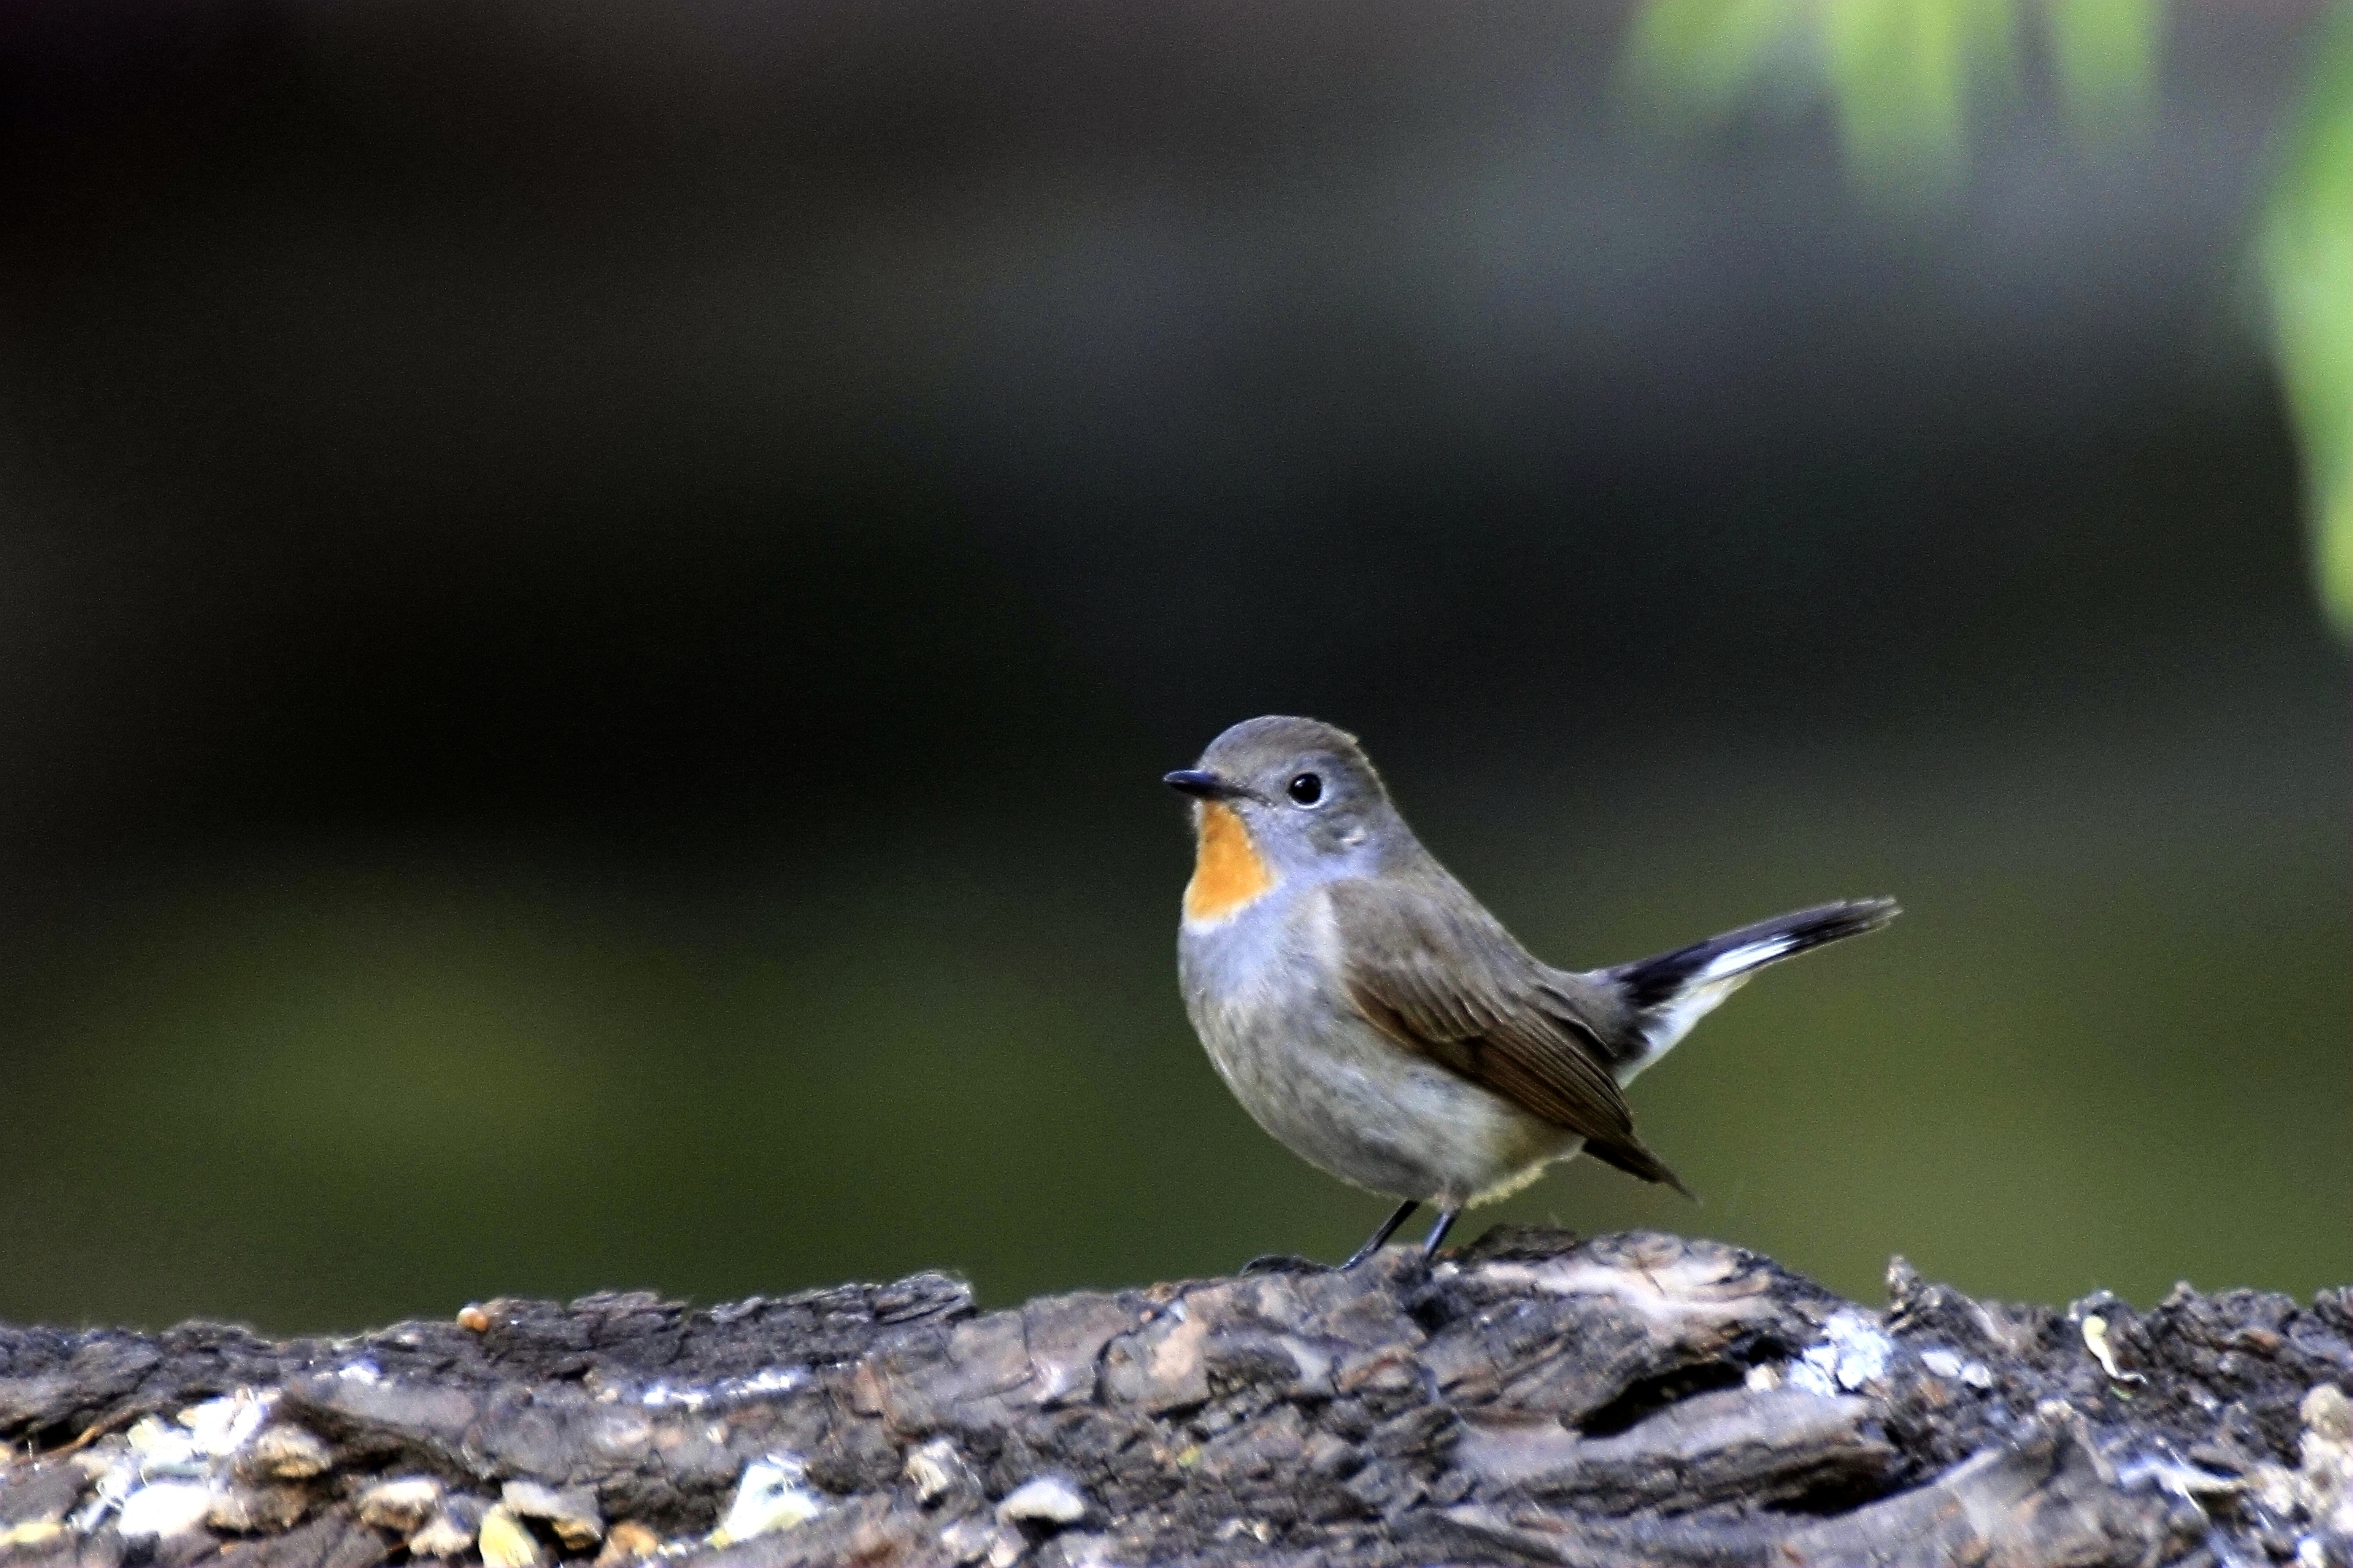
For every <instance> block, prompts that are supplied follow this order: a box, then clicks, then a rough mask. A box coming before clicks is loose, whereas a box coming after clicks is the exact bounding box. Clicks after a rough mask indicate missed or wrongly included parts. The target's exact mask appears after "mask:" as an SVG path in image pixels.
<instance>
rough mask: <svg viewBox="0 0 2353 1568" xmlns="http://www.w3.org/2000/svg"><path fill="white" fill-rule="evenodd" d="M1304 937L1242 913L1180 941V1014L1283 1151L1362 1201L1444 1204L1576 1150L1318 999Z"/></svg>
mask: <svg viewBox="0 0 2353 1568" xmlns="http://www.w3.org/2000/svg"><path fill="white" fill-rule="evenodd" d="M1269 912H1270V913H1272V911H1269ZM1256 913H1257V911H1251V914H1252V915H1255V914H1256ZM1246 922H1247V923H1246ZM1314 934H1315V933H1314V932H1313V931H1304V932H1293V931H1284V930H1283V929H1282V927H1281V926H1280V925H1279V924H1277V923H1276V922H1275V921H1272V920H1267V921H1252V920H1250V917H1249V916H1245V917H1243V919H1241V920H1238V921H1233V922H1229V924H1228V925H1227V926H1225V927H1221V928H1218V929H1216V930H1212V931H1207V932H1198V933H1197V932H1193V931H1187V932H1186V933H1184V935H1183V937H1182V938H1181V939H1180V942H1179V952H1178V959H1179V969H1180V972H1181V974H1182V978H1183V981H1184V987H1185V1005H1186V1011H1187V1013H1188V1014H1189V1015H1190V1016H1191V1017H1192V1020H1193V1027H1194V1029H1195V1030H1196V1031H1197V1032H1198V1034H1199V1035H1200V1037H1201V1043H1202V1045H1203V1046H1204V1047H1207V1049H1208V1054H1209V1060H1210V1062H1211V1063H1212V1064H1213V1065H1214V1066H1215V1067H1216V1068H1217V1069H1218V1076H1219V1077H1220V1078H1222V1079H1224V1080H1225V1082H1226V1087H1227V1088H1228V1089H1231V1090H1232V1091H1233V1095H1234V1098H1235V1099H1236V1100H1240V1101H1241V1104H1242V1109H1243V1110H1247V1111H1249V1112H1250V1116H1251V1118H1252V1119H1253V1120H1254V1121H1257V1122H1258V1124H1259V1125H1260V1126H1261V1127H1263V1128H1265V1129H1266V1130H1267V1131H1269V1132H1271V1133H1272V1134H1273V1135H1274V1136H1275V1137H1276V1138H1277V1139H1279V1140H1281V1141H1282V1143H1283V1144H1284V1145H1285V1146H1286V1147H1288V1148H1289V1149H1290V1150H1291V1151H1292V1152H1293V1153H1295V1154H1297V1155H1299V1156H1300V1158H1302V1159H1303V1160H1305V1161H1307V1162H1308V1163H1310V1164H1313V1165H1314V1166H1316V1167H1317V1168H1318V1169H1321V1170H1323V1171H1326V1172H1328V1173H1331V1174H1332V1175H1335V1176H1337V1177H1338V1178H1340V1180H1342V1181H1344V1182H1348V1183H1351V1184H1355V1185H1356V1186H1359V1187H1364V1188H1366V1189H1367V1190H1369V1191H1372V1192H1376V1193H1382V1194H1388V1195H1389V1196H1391V1197H1397V1198H1414V1199H1418V1200H1420V1201H1423V1202H1429V1203H1435V1204H1439V1205H1443V1206H1448V1207H1452V1206H1456V1205H1465V1204H1471V1203H1477V1202H1483V1201H1486V1200H1488V1199H1491V1198H1496V1197H1501V1196H1503V1195H1504V1194H1506V1193H1509V1192H1512V1191H1514V1190H1516V1189H1517V1188H1519V1187H1521V1186H1523V1185H1525V1184H1527V1183H1528V1182H1531V1181H1533V1180H1535V1177H1536V1176H1537V1175H1539V1174H1540V1173H1542V1172H1543V1170H1544V1167H1545V1166H1546V1165H1547V1164H1549V1163H1552V1162H1553V1161H1556V1160H1560V1159H1565V1158H1567V1156H1568V1155H1571V1154H1574V1153H1576V1152H1577V1150H1578V1149H1579V1148H1580V1147H1581V1146H1582V1145H1583V1142H1584V1140H1583V1139H1581V1138H1579V1137H1577V1135H1576V1134H1575V1133H1572V1132H1567V1131H1563V1130H1562V1129H1560V1128H1558V1127H1556V1126H1554V1125H1553V1124H1552V1123H1550V1122H1548V1121H1543V1120H1542V1119H1540V1118H1538V1117H1535V1116H1532V1115H1530V1114H1528V1113H1527V1112H1526V1111H1525V1110H1521V1109H1520V1108H1519V1107H1517V1106H1515V1105H1514V1104H1513V1103H1512V1102H1511V1101H1509V1100H1504V1098H1502V1097H1501V1096H1499V1095H1496V1094H1493V1093H1492V1092H1490V1091H1489V1090H1487V1089H1482V1088H1480V1087H1479V1086H1478V1085H1476V1084H1474V1083H1472V1082H1471V1081H1469V1080H1468V1079H1463V1078H1461V1077H1459V1076H1457V1075H1456V1074H1454V1073H1451V1072H1450V1071H1448V1070H1447V1069H1446V1068H1442V1067H1440V1066H1438V1065H1437V1064H1436V1063H1434V1062H1431V1061H1430V1060H1428V1059H1427V1058H1422V1057H1419V1056H1416V1055H1414V1054H1413V1053H1411V1052H1409V1051H1408V1050H1406V1049H1404V1048H1403V1047H1399V1046H1398V1045H1397V1044H1395V1043H1394V1042H1392V1041H1391V1040H1389V1039H1388V1037H1386V1036H1383V1035H1381V1034H1380V1033H1378V1032H1377V1030H1375V1029H1374V1028H1373V1027H1372V1026H1370V1025H1368V1024H1366V1023H1365V1022H1364V1021H1363V1020H1362V1019H1361V1018H1360V1017H1358V1016H1356V1013H1355V1012H1354V1010H1353V1009H1350V1008H1347V1007H1346V1005H1345V1003H1339V1004H1335V1002H1334V1001H1333V1000H1332V999H1331V998H1329V997H1327V996H1326V995H1324V994H1323V988H1322V987H1320V986H1319V985H1317V984H1314V979H1313V976H1314V974H1315V973H1318V972H1319V971H1320V970H1321V968H1322V967H1323V966H1322V965H1320V964H1318V963H1314V961H1313V958H1312V955H1311V953H1310V952H1309V951H1308V944H1309V943H1311V942H1313V941H1314Z"/></svg>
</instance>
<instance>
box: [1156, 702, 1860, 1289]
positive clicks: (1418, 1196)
mask: <svg viewBox="0 0 2353 1568" xmlns="http://www.w3.org/2000/svg"><path fill="white" fill-rule="evenodd" d="M1166 782H1167V783H1168V784H1170V785H1172V786H1174V787H1175V788H1176V789H1178V790H1180V791H1182V792H1183V793H1185V794H1186V795H1190V796H1192V797H1193V802H1194V805H1193V824H1194V832H1195V837H1196V857H1195V860H1194V865H1193V879H1192V880H1191V881H1190V882H1189V883H1187V886H1186V889H1185V905H1184V910H1185V912H1184V921H1183V923H1182V924H1181V925H1180V927H1179V928H1178V934H1177V941H1176V962H1177V973H1178V977H1179V979H1180V981H1181V983H1182V984H1183V987H1184V993H1185V1011H1186V1013H1187V1016H1189V1017H1190V1018H1191V1019H1192V1021H1193V1027H1194V1029H1195V1031H1196V1032H1197V1033H1198V1034H1199V1035H1200V1037H1201V1044H1202V1045H1203V1046H1204V1047H1207V1048H1208V1053H1209V1060H1210V1061H1211V1062H1212V1063H1213V1064H1215V1066H1216V1067H1217V1069H1218V1076H1219V1077H1220V1078H1222V1079H1225V1081H1226V1087H1227V1088H1228V1089H1231V1090H1233V1092H1234V1098H1235V1099H1237V1100H1240V1101H1241V1102H1242V1109H1244V1110H1248V1111H1249V1112H1250V1116H1251V1117H1252V1119H1254V1120H1255V1121H1257V1122H1258V1124H1259V1125H1260V1126H1261V1127H1263V1128H1265V1129H1266V1130H1267V1131H1269V1132H1271V1133H1272V1134H1273V1135H1274V1136H1275V1137H1276V1138H1277V1139H1279V1140H1281V1141H1282V1142H1283V1143H1284V1144H1285V1145H1287V1146H1288V1147H1289V1148H1290V1149H1291V1151H1292V1152H1293V1153H1295V1154H1297V1155H1299V1156H1300V1158H1302V1159H1303V1160H1305V1161H1306V1162H1307V1163H1310V1164H1312V1165H1314V1166H1316V1167H1317V1168H1318V1169H1320V1170H1323V1171H1325V1172H1328V1173H1331V1174H1332V1175H1335V1176H1337V1177H1339V1178H1340V1179H1341V1180H1342V1181H1344V1182H1347V1183H1350V1184H1353V1185H1356V1186H1359V1187H1363V1188H1366V1190H1368V1191H1370V1192H1374V1193H1378V1194H1384V1195H1386V1196H1388V1197H1392V1198H1397V1199H1399V1200H1401V1201H1400V1202H1399V1204H1398V1209H1397V1212H1396V1213H1394V1214H1392V1215H1389V1217H1388V1219H1387V1220H1385V1221H1383V1222H1382V1224H1381V1227H1380V1228H1379V1229H1378V1230H1377V1231H1375V1232H1374V1233H1373V1235H1372V1239H1370V1240H1369V1241H1367V1242H1366V1243H1365V1245H1364V1246H1362V1247H1358V1248H1357V1249H1356V1255H1355V1256H1354V1257H1352V1258H1349V1259H1348V1260H1347V1262H1345V1263H1344V1264H1342V1265H1341V1267H1342V1268H1355V1267H1356V1265H1357V1264H1359V1263H1362V1262H1363V1261H1365V1259H1366V1258H1370V1257H1371V1256H1372V1255H1373V1254H1374V1253H1376V1252H1377V1251H1378V1250H1379V1249H1380V1248H1381V1247H1382V1246H1383V1245H1385V1244H1386V1243H1387V1242H1388V1239H1389V1237H1391V1236H1393V1235H1394V1234H1396V1232H1397V1229H1398V1226H1401V1225H1403V1224H1404V1223H1405V1222H1406V1221H1407V1220H1408V1219H1409V1218H1410V1217H1411V1216H1412V1215H1413V1211H1414V1210H1415V1209H1416V1208H1418V1207H1419V1206H1420V1205H1423V1204H1430V1205H1435V1206H1436V1207H1437V1209H1438V1211H1439V1214H1438V1223H1437V1225H1436V1226H1434V1227H1433V1228H1432V1229H1431V1230H1430V1236H1429V1238H1428V1239H1427V1240H1426V1241H1425V1242H1424V1243H1423V1244H1422V1249H1421V1256H1422V1258H1423V1259H1424V1260H1425V1261H1426V1260H1428V1259H1429V1258H1432V1257H1434V1256H1435V1255H1436V1253H1437V1251H1438V1248H1439V1247H1440V1244H1442V1243H1443V1242H1444V1241H1445V1239H1446V1233H1447V1232H1448V1231H1449V1230H1450V1229H1451V1228H1452V1226H1453V1225H1454V1222H1455V1220H1456V1218H1457V1217H1459V1216H1460V1215H1461V1212H1462V1211H1463V1209H1464V1208H1466V1207H1468V1206H1470V1205H1473V1204H1481V1203H1489V1202H1492V1201H1493V1200H1495V1199H1497V1198H1501V1197H1504V1196H1506V1195H1508V1194H1512V1193H1514V1192H1517V1191H1518V1190H1519V1189H1520V1188H1522V1187H1524V1186H1525V1185H1527V1184H1529V1183H1530V1182H1533V1181H1535V1179H1536V1177H1537V1176H1539V1175H1541V1174H1542V1173H1543V1172H1544V1169H1545V1167H1546V1165H1549V1164H1551V1163H1553V1162H1555V1161H1556V1160H1566V1159H1567V1158H1568V1157H1569V1156H1571V1155H1573V1154H1575V1153H1577V1152H1578V1151H1579V1150H1580V1149H1581V1150H1583V1151H1584V1152H1587V1153H1589V1154H1591V1155H1593V1156H1594V1157H1595V1158H1596V1159H1599V1160H1602V1161H1605V1162H1607V1163H1609V1164H1612V1165H1615V1166H1617V1167H1618V1168H1619V1169H1620V1170H1621V1171H1625V1172H1627V1173H1630V1174H1632V1175H1636V1176H1640V1177H1641V1178H1642V1179H1643V1180H1644V1181H1646V1182H1664V1183H1666V1184H1668V1185H1670V1186H1672V1187H1673V1188H1674V1189H1675V1190H1676V1191H1677V1192H1680V1193H1682V1194H1683V1195H1684V1196H1686V1197H1689V1196H1691V1195H1692V1194H1691V1189H1690V1188H1688V1187H1686V1186H1684V1185H1683V1183H1682V1182H1681V1181H1679V1180H1677V1179H1676V1176H1675V1173H1673V1172H1672V1171H1670V1170H1669V1169H1667V1167H1666V1164H1665V1163H1664V1162H1663V1161H1662V1160H1661V1159H1660V1158H1659V1157H1658V1156H1657V1155H1656V1154H1653V1153H1652V1152H1651V1151H1650V1150H1649V1148H1647V1147H1646V1146H1645V1145H1644V1144H1643V1142H1642V1140H1641V1138H1640V1137H1638V1136H1636V1134H1635V1131H1634V1116H1633V1112H1632V1111H1631V1110H1630V1109H1629V1108H1628V1106H1627V1104H1626V1096H1625V1093H1624V1090H1625V1086H1626V1085H1627V1084H1629V1083H1630V1082H1632V1081H1633V1079H1634V1076H1635V1075H1636V1074H1637V1073H1639V1072H1641V1070H1642V1069H1643V1068H1647V1067H1649V1066H1650V1065H1651V1063H1652V1062H1655V1061H1657V1060H1658V1059H1659V1058H1661V1057H1662V1056H1665V1055H1666V1054H1667V1052H1668V1051H1669V1050H1671V1049H1672V1048H1673V1047H1674V1045H1675V1043H1676V1042H1677V1041H1678V1040H1681V1039H1682V1038H1683V1036H1684V1035H1686V1034H1688V1033H1689V1032H1690V1031H1691V1027H1692V1026H1693V1025H1694V1024H1696V1023H1698V1022H1699V1020H1700V1019H1701V1017H1702V1016H1704V1015H1705V1014H1706V1013H1707V1012H1708V1011H1709V1010H1710V1009H1712V1008H1714V1007H1715V1005H1716V1004H1718V1003H1720V1002H1722V1001H1723V1000H1724V999H1725V997H1726V996H1729V995H1730V994H1732V993H1733V992H1735V991H1736V990H1738V989H1739V988H1740V987H1741V985H1743V984H1746V981H1747V979H1748V977H1749V976H1750V975H1751V974H1753V973H1756V972H1757V970H1759V969H1761V968H1763V967H1764V966H1765V965H1767V964H1768V963H1776V962H1778V960H1781V959H1784V958H1788V957H1791V956H1793V955H1794V954H1797V953H1800V952H1806V951H1808V950H1809V949H1811V948H1816V947H1820V946H1821V945H1822V944H1824V943H1825V942H1837V941H1839V940H1840V939H1841V938H1842V937H1850V936H1857V935H1860V934H1862V932H1864V931H1877V930H1878V929H1879V928H1880V927H1882V926H1883V925H1885V924H1887V922H1888V921H1892V920H1894V918H1895V916H1896V914H1897V912H1898V911H1897V910H1896V907H1895V902H1894V900H1892V899H1860V900H1851V901H1847V902H1842V903H1835V904H1824V905H1821V906H1820V907H1819V908H1817V909H1810V910H1798V911H1797V912H1795V913H1793V914H1786V915H1778V916H1776V917H1775V918H1774V919H1772V920H1768V921H1758V922H1757V924H1755V925H1749V926H1743V927H1741V928H1740V929H1739V930H1738V931H1726V932H1725V933H1724V934H1723V935H1722V936H1715V937H1710V938H1709V939H1708V940H1706V941H1705V942H1694V943H1693V944H1692V945H1691V946H1689V947H1683V948H1677V949H1676V950H1675V951H1674V952H1665V953H1661V954H1659V955H1658V956H1657V957H1655V958H1640V959H1636V960H1635V961H1634V962H1632V963H1620V964H1616V965H1613V966H1612V967H1610V968H1608V969H1595V970H1587V971H1582V972H1580V971H1574V970H1566V969H1555V968H1553V967H1551V966H1550V965H1549V964H1546V963H1541V962H1539V961H1538V960H1537V959H1535V957H1533V956H1531V955H1530V954H1529V952H1528V951H1527V949H1525V948H1524V947H1522V946H1521V945H1520V944H1519V943H1518V942H1516V941H1514V939H1513V937H1512V933H1511V932H1509V931H1505V930H1504V926H1503V922H1501V921H1498V920H1496V919H1495V917H1494V916H1493V915H1491V914H1489V913H1488V912H1487V910H1485V909H1484V908H1483V907H1482V905H1481V904H1480V902H1479V900H1476V899H1474V898H1472V896H1471V894H1470V892H1469V890H1468V889H1465V888H1464V887H1463V886H1462V884H1461V883H1460V882H1458V881H1456V880H1455V879H1454V878H1453V876H1452V875H1451V873H1450V872H1448V870H1447V869H1446V868H1445V867H1443V866H1441V865H1440V864H1439V863H1438V860H1437V858H1436V857H1434V856H1432V855H1431V854H1430V851H1429V850H1427V849H1425V848H1423V847H1421V842H1420V840H1419V839H1417V838H1416V837H1414V836H1413V830H1412V829H1411V828H1409V827H1408V826H1406V823H1405V818H1404V817H1402V816H1399V815H1398V809H1397V807H1396V806H1395V805H1392V804H1390V801H1389V797H1388V790H1387V789H1385V788H1384V787H1383V786H1382V784H1381V779H1380V775H1379V774H1378V773H1375V772H1374V771H1373V764H1372V763H1371V762H1370V761H1369V760H1368V759H1367V758H1366V755H1365V753H1364V750H1363V748H1361V747H1360V746H1358V745H1357V743H1356V737H1355V736H1353V735H1350V734H1348V733H1346V732H1345V731H1341V730H1338V729H1335V728H1334V727H1333V726H1331V725H1329V724H1324V723H1321V722H1318V721H1315V720H1313V719H1293V718H1283V717H1279V716H1274V717H1268V718H1263V719H1251V720H1249V721H1245V722H1243V723H1240V724H1237V725H1235V726H1234V727H1233V728H1232V729H1230V730H1228V731H1226V732H1225V733H1224V734H1222V735H1219V737H1218V738H1217V739H1216V740H1215V741H1212V742H1210V743H1209V749H1208V751H1206V752H1203V753H1202V754H1201V760H1200V762H1199V763H1198V764H1197V765H1196V766H1193V767H1189V768H1180V769H1178V770H1177V771H1176V772H1175V773H1170V774H1168V775H1167V776H1166Z"/></svg>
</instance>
